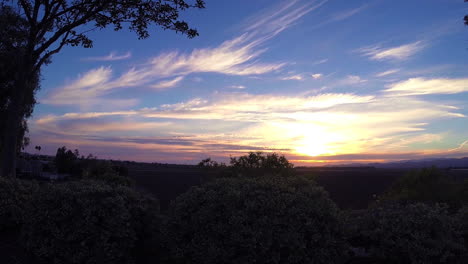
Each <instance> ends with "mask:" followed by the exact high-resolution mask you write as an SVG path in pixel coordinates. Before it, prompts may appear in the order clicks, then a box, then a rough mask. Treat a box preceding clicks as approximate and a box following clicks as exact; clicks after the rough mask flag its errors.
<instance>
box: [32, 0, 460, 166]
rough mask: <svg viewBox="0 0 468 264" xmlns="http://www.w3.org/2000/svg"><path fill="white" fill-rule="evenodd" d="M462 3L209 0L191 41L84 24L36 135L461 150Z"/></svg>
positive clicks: (55, 71)
mask: <svg viewBox="0 0 468 264" xmlns="http://www.w3.org/2000/svg"><path fill="white" fill-rule="evenodd" d="M466 14H468V3H464V2H463V0H424V1H423V0H411V1H408V0H393V1H388V0H353V1H346V0H328V1H327V0H316V1H314V0H304V1H299V0H298V1H272V0H236V1H227V0H223V1H219V0H218V1H215V0H206V9H203V10H189V11H187V12H186V13H184V15H183V18H184V19H186V20H187V21H188V22H189V23H190V25H191V26H192V27H195V28H197V29H198V31H199V33H200V36H199V37H196V38H194V39H188V38H187V37H185V36H183V35H181V34H176V33H175V32H171V31H163V30H160V29H159V28H156V27H154V28H153V32H152V35H151V37H150V38H148V39H145V40H138V39H137V37H136V35H135V34H134V33H132V32H129V31H126V30H123V31H120V32H114V31H113V30H112V29H106V30H101V31H94V32H91V33H90V36H91V38H92V39H93V40H94V47H93V48H92V49H84V48H75V47H67V48H65V49H64V50H63V51H62V52H61V53H60V54H58V55H56V56H55V57H54V58H53V62H52V64H50V65H48V66H46V67H44V68H43V71H42V77H43V81H42V84H41V90H40V91H39V92H38V94H37V97H38V101H39V104H38V105H37V106H36V108H35V111H34V114H33V117H32V118H31V120H30V137H31V146H30V147H29V148H28V149H27V150H28V151H29V152H31V153H36V151H35V150H34V146H36V145H40V146H41V147H42V151H41V152H42V153H44V154H52V155H54V154H55V152H56V150H57V148H58V147H61V146H67V148H72V149H75V148H78V149H79V150H80V152H81V153H83V154H88V153H92V154H94V155H97V156H98V157H99V158H105V159H120V160H135V161H147V162H162V163H166V162H167V163H179V164H195V163H198V162H199V161H200V160H201V159H203V158H206V157H211V158H212V159H215V160H218V161H227V160H228V158H229V156H230V155H231V156H239V155H244V154H246V153H247V152H249V151H264V152H272V151H274V152H278V153H281V154H284V155H285V156H286V157H287V158H288V159H290V161H292V162H293V163H294V164H296V165H320V164H342V163H355V162H384V161H395V160H406V159H421V158H432V157H464V156H468V118H467V116H468V27H466V26H464V25H463V16H464V15H466Z"/></svg>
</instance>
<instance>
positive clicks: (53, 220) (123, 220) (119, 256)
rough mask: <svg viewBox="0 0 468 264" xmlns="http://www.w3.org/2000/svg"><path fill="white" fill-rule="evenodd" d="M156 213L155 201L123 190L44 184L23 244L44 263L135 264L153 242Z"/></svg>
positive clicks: (93, 184)
mask: <svg viewBox="0 0 468 264" xmlns="http://www.w3.org/2000/svg"><path fill="white" fill-rule="evenodd" d="M158 211H159V207H158V204H157V202H156V200H154V199H152V198H149V197H145V196H142V195H141V194H139V193H137V192H135V191H133V190H131V189H129V188H126V187H116V186H114V187H111V186H109V185H106V184H104V183H102V182H94V181H79V182H69V183H62V184H47V185H45V186H43V188H42V189H41V190H40V191H39V192H38V193H37V195H35V196H34V203H33V204H32V206H31V208H30V209H29V211H28V214H29V217H28V221H27V222H26V225H25V226H24V229H23V237H24V242H25V246H26V248H27V249H28V250H30V251H31V252H32V253H33V254H35V255H36V256H37V257H39V258H40V259H42V260H44V261H46V262H47V263H133V262H136V261H137V260H140V259H138V257H140V258H144V257H147V256H148V254H149V251H147V250H146V249H148V248H150V247H151V245H149V244H152V243H153V242H154V241H153V240H154V239H157V227H158V223H157V220H158ZM153 251H157V249H154V248H153Z"/></svg>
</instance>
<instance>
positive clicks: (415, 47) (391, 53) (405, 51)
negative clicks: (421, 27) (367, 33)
mask: <svg viewBox="0 0 468 264" xmlns="http://www.w3.org/2000/svg"><path fill="white" fill-rule="evenodd" d="M425 46H426V45H425V44H424V42H422V41H416V42H412V43H409V44H404V45H401V46H396V47H387V48H383V47H381V46H380V45H376V46H370V47H364V48H360V49H358V50H357V52H359V53H361V54H363V55H364V56H367V57H369V58H370V59H371V60H406V59H408V58H410V57H411V56H413V55H415V54H416V53H418V52H420V51H421V50H422V49H424V47H425Z"/></svg>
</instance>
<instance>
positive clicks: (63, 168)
mask: <svg viewBox="0 0 468 264" xmlns="http://www.w3.org/2000/svg"><path fill="white" fill-rule="evenodd" d="M79 158H80V152H79V151H78V150H77V149H75V151H71V150H70V149H69V150H67V148H66V147H65V146H63V147H61V148H58V149H57V153H56V154H55V160H54V161H55V166H56V167H57V172H58V173H68V174H71V175H75V176H76V175H80V174H81V170H80V166H79V164H78V159H79Z"/></svg>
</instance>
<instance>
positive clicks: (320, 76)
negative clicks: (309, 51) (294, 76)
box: [311, 73, 323, 80]
mask: <svg viewBox="0 0 468 264" xmlns="http://www.w3.org/2000/svg"><path fill="white" fill-rule="evenodd" d="M311 76H312V78H314V79H315V80H317V79H320V78H322V77H323V74H321V73H314V74H312V75H311Z"/></svg>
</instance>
